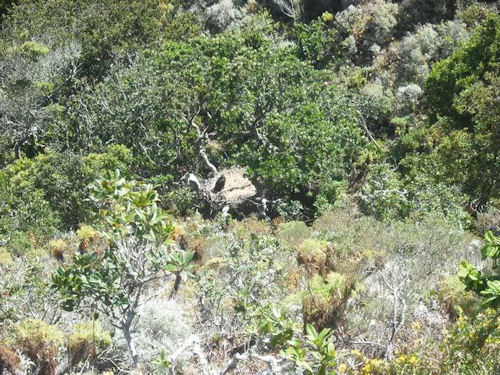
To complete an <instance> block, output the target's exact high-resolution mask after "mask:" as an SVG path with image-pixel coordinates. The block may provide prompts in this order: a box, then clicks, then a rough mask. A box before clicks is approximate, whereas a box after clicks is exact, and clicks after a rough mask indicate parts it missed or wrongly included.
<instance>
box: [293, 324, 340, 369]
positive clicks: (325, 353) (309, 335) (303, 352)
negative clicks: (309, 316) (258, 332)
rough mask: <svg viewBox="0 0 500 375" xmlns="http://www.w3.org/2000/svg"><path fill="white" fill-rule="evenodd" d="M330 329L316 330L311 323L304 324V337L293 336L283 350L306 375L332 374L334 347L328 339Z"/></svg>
mask: <svg viewBox="0 0 500 375" xmlns="http://www.w3.org/2000/svg"><path fill="white" fill-rule="evenodd" d="M331 334H332V330H331V329H328V328H324V329H323V330H321V332H317V331H316V329H315V328H314V327H313V326H312V325H311V324H307V325H306V335H305V338H304V339H300V338H293V339H292V340H290V341H289V345H290V346H289V347H288V348H287V349H286V351H285V355H286V357H287V358H288V359H290V360H292V361H293V362H295V364H296V365H297V366H298V367H300V368H303V369H304V370H305V374H308V375H333V374H334V373H335V372H334V370H333V367H334V366H335V364H336V361H335V348H334V346H333V343H332V342H331V340H330V337H331Z"/></svg>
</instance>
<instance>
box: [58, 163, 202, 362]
mask: <svg viewBox="0 0 500 375" xmlns="http://www.w3.org/2000/svg"><path fill="white" fill-rule="evenodd" d="M91 199H92V200H93V201H94V202H95V203H96V204H97V205H98V206H99V208H100V211H99V212H100V215H99V217H100V219H101V221H100V223H99V225H100V232H101V235H102V236H103V237H104V238H106V239H107V241H108V244H109V245H108V246H107V248H106V249H105V250H104V251H101V252H94V253H92V252H89V253H85V254H80V255H77V256H75V258H74V261H73V263H72V264H70V265H69V266H64V267H60V268H59V269H58V270H57V271H56V273H55V274H54V275H53V277H52V282H53V287H54V288H55V289H56V290H57V291H59V293H60V295H61V297H62V306H63V308H64V309H66V310H68V311H72V310H74V309H75V308H76V307H77V306H78V304H80V303H83V302H84V301H90V303H91V306H92V307H93V308H94V309H95V310H96V311H97V312H99V313H102V314H104V315H105V316H107V317H108V318H109V319H110V321H111V324H113V325H114V326H115V327H116V328H118V329H120V330H121V331H122V333H123V336H124V338H125V340H126V342H127V346H128V350H129V353H130V356H131V359H132V362H133V365H134V367H137V365H138V364H139V358H138V355H137V352H136V350H135V346H134V340H133V329H132V327H133V324H134V323H135V322H136V320H137V319H138V309H139V306H140V304H141V302H143V300H144V297H145V295H146V293H147V289H148V287H150V286H151V285H152V284H154V283H160V282H162V281H165V280H166V279H167V278H168V277H169V276H174V277H175V281H174V291H175V293H176V292H177V290H178V289H179V284H180V281H181V279H182V277H184V276H183V275H185V274H186V273H187V272H188V271H189V270H190V268H191V264H190V263H191V260H192V259H193V255H194V254H193V253H190V252H182V251H180V250H179V251H173V250H172V248H171V247H170V246H169V238H170V235H171V234H172V232H173V226H172V224H171V223H170V221H169V220H168V217H167V216H166V214H165V213H164V212H163V211H162V210H161V208H159V207H158V205H157V202H158V194H157V193H156V191H155V190H154V189H153V188H152V186H151V185H145V184H141V183H139V182H136V181H127V180H125V179H124V178H121V177H120V173H119V171H116V172H115V173H114V175H109V176H107V177H105V178H102V179H99V180H98V181H97V182H96V184H95V185H94V186H93V188H92V196H91Z"/></svg>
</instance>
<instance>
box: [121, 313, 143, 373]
mask: <svg viewBox="0 0 500 375" xmlns="http://www.w3.org/2000/svg"><path fill="white" fill-rule="evenodd" d="M131 326H132V319H130V318H129V319H128V321H127V323H125V325H124V326H123V328H122V332H123V337H125V341H127V347H128V351H129V354H130V358H131V359H132V363H133V365H134V369H137V367H138V365H139V357H138V355H137V352H136V350H135V344H134V341H133V339H132V334H131V332H130V329H131Z"/></svg>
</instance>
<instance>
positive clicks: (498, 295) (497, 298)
mask: <svg viewBox="0 0 500 375" xmlns="http://www.w3.org/2000/svg"><path fill="white" fill-rule="evenodd" d="M484 242H485V245H484V247H483V248H482V249H481V258H482V259H483V260H486V259H491V260H492V267H491V268H492V274H488V275H487V274H483V273H482V272H481V271H478V270H477V269H476V267H475V266H474V265H472V264H470V263H468V262H466V261H465V260H464V261H462V263H461V264H460V267H459V271H458V277H459V278H460V280H461V281H462V282H463V283H464V284H465V287H466V289H467V290H473V291H474V292H476V293H479V294H480V295H481V296H484V298H485V299H484V301H483V304H484V305H485V306H490V307H497V308H498V307H500V275H499V274H498V272H499V271H500V237H497V236H495V235H494V234H493V232H491V231H489V232H487V233H486V234H485V235H484Z"/></svg>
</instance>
